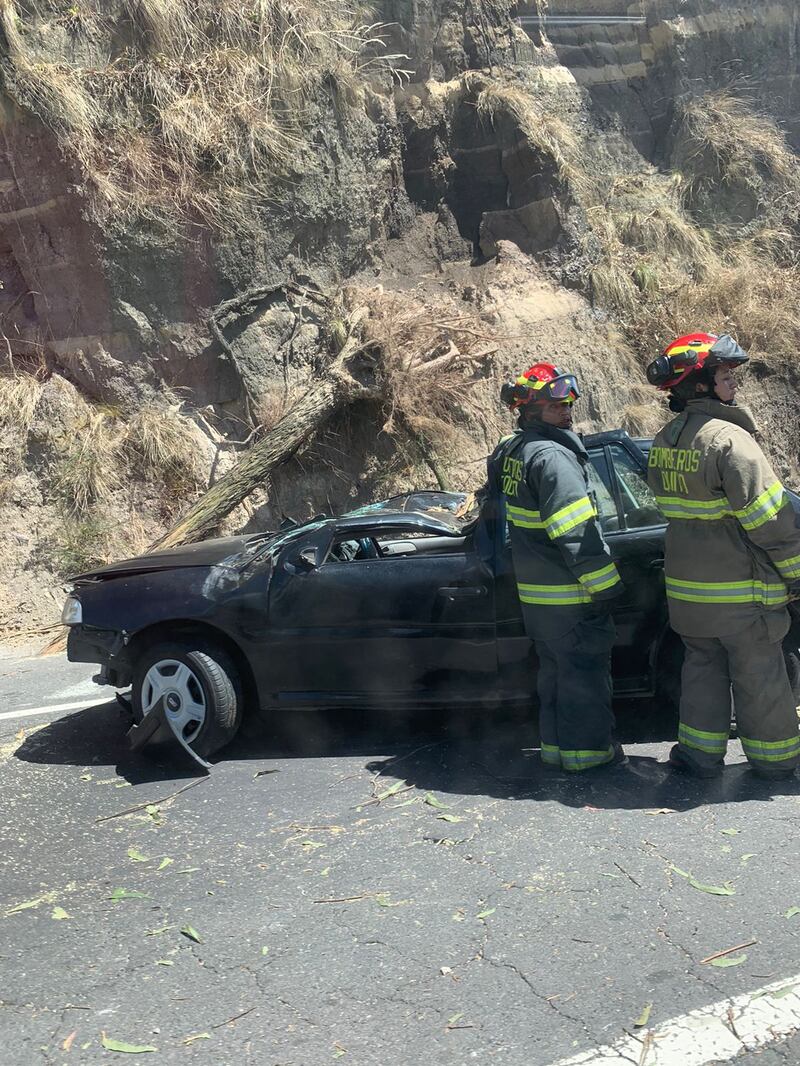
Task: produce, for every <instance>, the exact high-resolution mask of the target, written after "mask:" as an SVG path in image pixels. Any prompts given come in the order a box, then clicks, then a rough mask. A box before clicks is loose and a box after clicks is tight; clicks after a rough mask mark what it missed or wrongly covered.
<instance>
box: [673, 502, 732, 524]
mask: <svg viewBox="0 0 800 1066" xmlns="http://www.w3.org/2000/svg"><path fill="white" fill-rule="evenodd" d="M656 503H657V504H658V506H659V510H660V511H661V512H662V514H663V515H664V517H665V518H687V519H697V520H699V521H701V522H716V521H717V520H718V519H720V518H732V517H733V514H734V512H733V510H732V508H731V503H730V500H728V499H727V498H726V497H725V496H723V497H722V498H721V499H719V500H687V499H683V498H682V497H680V496H656Z"/></svg>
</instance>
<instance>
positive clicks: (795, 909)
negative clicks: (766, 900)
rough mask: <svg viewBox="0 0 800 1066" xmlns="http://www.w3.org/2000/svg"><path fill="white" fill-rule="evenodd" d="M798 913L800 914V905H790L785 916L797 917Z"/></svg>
mask: <svg viewBox="0 0 800 1066" xmlns="http://www.w3.org/2000/svg"><path fill="white" fill-rule="evenodd" d="M798 914H800V907H790V908H789V910H788V911H787V912H786V914H784V918H795V917H796V916H797V915H798Z"/></svg>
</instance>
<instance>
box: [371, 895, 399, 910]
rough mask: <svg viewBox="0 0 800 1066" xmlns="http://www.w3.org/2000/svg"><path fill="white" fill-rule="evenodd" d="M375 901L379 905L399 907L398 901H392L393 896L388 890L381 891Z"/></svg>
mask: <svg viewBox="0 0 800 1066" xmlns="http://www.w3.org/2000/svg"><path fill="white" fill-rule="evenodd" d="M375 902H376V903H377V904H378V906H379V907H397V906H398V904H397V903H392V900H391V897H390V896H389V894H388V892H379V893H378V895H377V896H376V897H375Z"/></svg>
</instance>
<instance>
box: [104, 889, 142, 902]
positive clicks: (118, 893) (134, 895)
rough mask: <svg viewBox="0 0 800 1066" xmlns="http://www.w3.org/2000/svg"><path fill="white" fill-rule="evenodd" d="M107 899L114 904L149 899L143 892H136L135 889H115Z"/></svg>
mask: <svg viewBox="0 0 800 1066" xmlns="http://www.w3.org/2000/svg"><path fill="white" fill-rule="evenodd" d="M108 898H109V899H110V900H113V902H114V903H119V901H120V900H121V899H150V897H149V896H148V895H146V894H145V893H144V892H137V891H136V889H135V888H115V889H114V891H113V892H112V893H111V895H110V896H109V897H108Z"/></svg>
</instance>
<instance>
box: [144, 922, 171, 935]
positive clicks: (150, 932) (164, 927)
mask: <svg viewBox="0 0 800 1066" xmlns="http://www.w3.org/2000/svg"><path fill="white" fill-rule="evenodd" d="M174 928H175V926H174V925H162V926H161V928H160V929H148V930H147V932H146V933H145V934H144V935H145V936H160V935H161V933H166V931H167V930H168V929H174Z"/></svg>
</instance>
